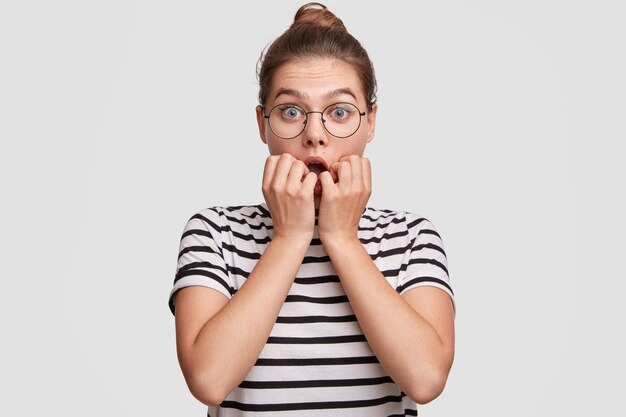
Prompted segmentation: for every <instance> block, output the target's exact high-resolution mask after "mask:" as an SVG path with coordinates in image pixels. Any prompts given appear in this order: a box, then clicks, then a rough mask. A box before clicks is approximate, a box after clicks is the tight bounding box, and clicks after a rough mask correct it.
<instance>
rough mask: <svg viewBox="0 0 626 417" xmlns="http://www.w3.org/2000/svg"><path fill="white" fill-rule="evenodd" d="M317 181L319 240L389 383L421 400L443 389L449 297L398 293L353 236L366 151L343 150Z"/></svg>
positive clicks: (431, 291) (364, 184)
mask: <svg viewBox="0 0 626 417" xmlns="http://www.w3.org/2000/svg"><path fill="white" fill-rule="evenodd" d="M334 179H336V180H337V183H335V182H334ZM320 180H321V181H322V186H323V189H324V192H323V194H322V202H321V204H320V218H319V221H318V225H319V235H320V240H321V241H322V243H323V244H324V247H325V248H326V251H327V252H328V254H329V256H330V259H331V261H332V263H333V266H334V267H335V269H336V271H337V274H338V275H339V278H340V280H341V283H342V285H343V287H344V289H345V291H346V294H347V296H348V299H349V300H350V304H351V306H352V308H353V310H354V312H355V315H356V316H357V319H358V320H359V324H360V325H361V328H362V329H363V333H364V334H365V336H366V338H367V340H368V342H369V344H370V346H371V347H372V350H373V351H374V353H375V354H376V356H377V357H378V359H379V361H380V363H381V365H382V366H383V368H384V369H385V370H386V371H387V373H388V374H389V376H391V377H392V378H393V380H394V381H395V382H396V384H397V385H398V386H399V387H400V388H401V389H402V390H403V391H404V392H405V393H407V395H409V397H411V398H412V399H413V400H415V401H416V402H418V403H427V402H429V401H431V400H433V399H434V398H436V397H437V396H438V395H439V394H440V393H441V391H442V390H443V388H444V386H445V383H446V380H447V376H448V373H449V371H450V367H451V365H452V361H453V357H454V320H453V318H454V311H453V307H452V303H451V301H450V299H449V296H448V295H447V294H446V293H445V292H443V291H442V290H440V289H438V288H432V287H430V288H429V287H420V288H414V289H412V290H410V291H408V292H406V293H405V294H404V295H403V296H401V295H399V294H398V293H397V292H396V291H395V289H394V288H392V287H391V286H390V285H389V283H388V282H387V281H386V280H385V277H384V276H383V275H382V274H381V272H380V271H379V270H378V268H377V267H376V265H375V264H374V262H373V261H372V259H371V258H370V256H369V254H368V253H367V251H366V250H365V248H364V247H363V245H362V244H361V242H360V241H359V239H358V235H357V232H358V224H359V220H360V217H361V214H362V212H363V209H364V208H365V204H366V203H367V200H368V199H369V195H370V193H371V174H370V164H369V161H368V160H367V159H366V158H361V157H359V156H355V155H352V156H348V157H343V158H341V159H340V160H339V162H338V163H336V164H333V166H332V167H331V170H330V172H324V173H322V174H321V175H320Z"/></svg>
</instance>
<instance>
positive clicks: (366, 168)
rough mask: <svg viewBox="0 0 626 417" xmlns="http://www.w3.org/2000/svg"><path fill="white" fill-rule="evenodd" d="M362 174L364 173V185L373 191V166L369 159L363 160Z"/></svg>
mask: <svg viewBox="0 0 626 417" xmlns="http://www.w3.org/2000/svg"><path fill="white" fill-rule="evenodd" d="M361 172H362V173H363V184H364V185H365V187H366V188H367V190H368V191H369V192H371V191H372V165H371V163H370V160H369V159H367V158H361Z"/></svg>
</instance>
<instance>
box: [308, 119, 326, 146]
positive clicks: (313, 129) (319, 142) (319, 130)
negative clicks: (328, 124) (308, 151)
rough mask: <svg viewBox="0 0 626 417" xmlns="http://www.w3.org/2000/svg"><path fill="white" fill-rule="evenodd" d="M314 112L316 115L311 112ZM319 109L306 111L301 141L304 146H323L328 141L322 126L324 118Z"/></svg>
mask: <svg viewBox="0 0 626 417" xmlns="http://www.w3.org/2000/svg"><path fill="white" fill-rule="evenodd" d="M314 113H316V114H317V116H314V115H313V114H314ZM323 117H324V116H323V114H322V112H320V111H311V112H308V113H307V119H306V125H305V126H304V131H303V132H302V141H303V145H305V146H324V145H326V144H327V143H328V136H327V132H326V128H325V127H324V118H323Z"/></svg>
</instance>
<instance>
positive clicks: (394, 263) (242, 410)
mask: <svg viewBox="0 0 626 417" xmlns="http://www.w3.org/2000/svg"><path fill="white" fill-rule="evenodd" d="M273 232H274V230H273V227H272V220H271V217H270V215H269V211H268V210H267V206H266V205H265V204H261V205H256V206H237V207H212V208H206V209H203V210H201V211H200V212H199V213H197V214H195V215H194V216H192V217H191V218H190V219H189V221H188V222H187V224H186V226H185V229H184V231H183V234H182V237H181V241H180V249H179V255H178V264H177V269H176V275H175V278H174V285H173V288H172V290H171V292H170V298H169V307H170V309H171V312H172V313H173V314H174V313H175V294H176V292H177V291H178V290H179V289H181V288H184V287H186V286H190V285H201V286H206V287H210V288H213V289H215V290H216V291H219V292H220V293H222V294H224V296H226V297H228V298H230V297H232V296H233V295H234V294H235V293H236V292H237V290H238V289H239V288H241V286H242V285H243V284H244V283H245V282H246V279H247V278H248V276H249V274H250V272H251V271H252V269H253V268H254V266H255V263H256V262H257V260H258V259H259V258H260V257H261V255H262V254H263V252H264V250H265V248H266V247H267V245H268V243H269V242H270V241H271V239H272V237H273ZM359 239H360V241H361V243H362V244H363V246H364V247H365V248H366V250H367V252H368V253H369V255H370V257H371V259H372V260H373V262H374V263H375V264H376V265H377V267H378V268H379V270H380V271H381V272H382V273H383V275H384V276H385V278H386V279H387V281H388V282H389V284H390V285H391V286H392V287H393V288H395V289H396V291H397V292H398V293H400V294H402V293H404V292H406V291H409V290H410V289H412V288H415V287H418V286H435V287H438V288H440V289H441V290H443V291H445V292H446V293H448V294H449V295H450V297H451V299H452V300H453V303H454V298H453V297H454V295H453V292H452V288H451V286H450V279H449V276H448V268H447V259H446V254H445V251H444V248H443V243H442V241H441V237H440V236H439V234H438V233H437V231H436V230H435V228H434V226H433V225H432V223H430V222H429V221H428V220H427V219H425V218H422V217H419V216H417V215H415V214H411V213H406V212H396V211H391V210H377V209H373V208H369V207H368V208H366V209H365V211H364V212H363V215H362V217H361V221H360V224H359ZM208 415H210V416H213V417H215V416H220V417H228V416H245V417H252V416H265V417H268V416H274V415H279V416H284V417H295V416H298V417H308V416H311V417H312V416H315V417H321V416H335V415H342V416H359V417H370V416H371V417H374V416H376V417H379V416H393V417H399V416H416V415H417V405H416V403H415V402H414V401H412V400H411V399H410V398H409V397H408V396H406V395H405V394H404V393H403V392H401V391H400V389H399V388H398V387H397V386H396V385H395V384H394V382H393V380H391V378H389V376H388V375H386V373H385V372H384V370H383V369H382V367H381V366H380V364H379V362H378V359H377V358H376V356H375V355H374V353H373V352H372V350H371V348H370V346H369V344H368V343H367V340H366V339H365V336H364V335H363V332H362V330H361V328H360V326H359V323H358V321H357V319H356V317H355V315H354V312H353V311H352V308H351V307H350V303H349V302H348V298H347V297H346V294H345V292H344V291H343V288H342V286H341V283H340V281H339V277H338V276H337V274H336V272H335V270H334V268H333V266H332V264H331V262H330V259H329V257H328V254H327V253H326V252H325V250H324V247H323V246H322V244H321V242H320V241H319V239H318V236H317V229H316V233H315V236H314V238H313V240H312V242H311V245H310V247H309V249H308V251H307V253H306V256H305V258H304V261H303V263H302V265H301V267H300V269H299V271H298V273H297V276H296V278H295V280H294V283H293V285H292V287H291V289H290V291H289V294H288V296H287V298H286V300H285V303H284V304H283V307H282V309H281V311H280V313H279V316H278V318H277V320H276V323H275V325H274V328H273V329H272V332H271V334H270V337H269V339H268V341H267V344H266V345H265V347H264V349H263V351H262V352H261V355H260V357H259V358H258V360H257V362H256V363H255V365H254V367H253V368H252V370H251V371H250V373H249V374H248V375H247V376H246V378H245V380H244V381H243V382H242V383H241V384H240V385H239V387H238V388H236V389H235V390H234V391H233V392H231V393H230V394H229V395H228V396H227V398H226V399H225V401H224V402H223V403H222V404H221V406H220V407H219V408H216V407H209V410H208Z"/></svg>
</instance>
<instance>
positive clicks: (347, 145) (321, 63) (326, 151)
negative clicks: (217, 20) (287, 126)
mask: <svg viewBox="0 0 626 417" xmlns="http://www.w3.org/2000/svg"><path fill="white" fill-rule="evenodd" d="M335 103H350V104H353V105H355V106H356V107H357V108H358V109H359V110H360V111H361V112H367V113H366V114H365V116H362V117H361V124H360V126H359V128H358V130H357V131H356V132H355V133H354V134H353V135H352V136H349V137H347V138H337V137H334V136H332V135H331V134H330V133H328V132H327V131H326V129H325V128H324V126H323V125H322V120H321V114H320V113H311V114H309V115H308V120H307V123H306V126H305V128H304V130H303V131H302V133H300V135H298V136H296V137H295V138H293V139H282V138H280V137H278V136H276V134H274V132H272V130H271V129H270V127H269V123H268V119H267V118H265V117H263V115H264V113H263V109H262V108H261V106H257V109H256V116H257V123H258V125H259V134H260V136H261V140H263V142H264V143H266V144H267V146H268V148H269V152H270V154H271V155H280V154H283V153H289V154H291V155H292V156H294V157H295V158H297V159H300V160H301V161H304V162H306V161H307V158H311V157H317V158H319V159H320V160H321V161H323V165H324V167H325V168H328V167H329V166H330V165H331V164H332V163H334V162H337V161H338V160H339V159H340V158H341V157H343V156H347V155H359V156H363V152H364V151H365V145H366V144H367V143H368V142H369V141H371V140H372V138H373V137H374V127H375V121H376V109H377V108H376V105H375V104H374V105H373V108H372V111H367V102H366V100H365V93H364V91H363V88H362V86H361V82H360V80H359V77H358V76H357V73H356V71H355V70H354V68H353V67H352V66H351V65H350V64H348V63H346V62H344V61H342V60H340V59H331V58H310V59H305V60H293V61H289V62H287V63H286V64H284V65H282V66H281V67H280V68H278V69H277V70H276V72H275V73H274V77H273V79H272V85H271V88H270V90H269V92H268V96H267V100H266V108H265V115H267V114H268V113H269V112H270V110H271V109H272V108H273V107H274V106H276V105H286V104H293V105H296V106H298V107H299V108H301V109H303V110H304V111H305V112H311V111H318V112H321V111H323V110H324V109H325V108H326V107H328V106H329V105H331V104H335ZM281 108H282V107H281ZM341 111H342V110H339V112H340V114H341ZM312 170H314V171H317V170H319V168H318V167H315V166H313V168H312Z"/></svg>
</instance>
